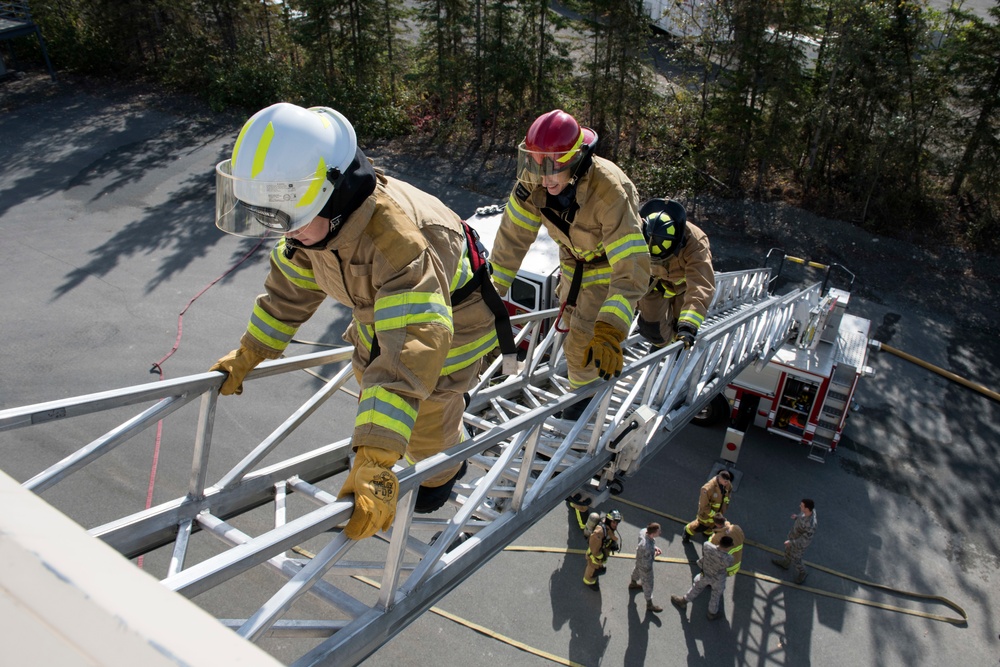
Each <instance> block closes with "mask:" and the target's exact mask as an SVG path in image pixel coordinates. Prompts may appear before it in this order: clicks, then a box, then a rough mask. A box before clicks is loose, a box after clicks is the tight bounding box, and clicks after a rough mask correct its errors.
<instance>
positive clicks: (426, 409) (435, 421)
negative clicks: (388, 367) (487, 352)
mask: <svg viewBox="0 0 1000 667" xmlns="http://www.w3.org/2000/svg"><path fill="white" fill-rule="evenodd" d="M359 349H361V348H359V347H357V346H356V347H355V348H354V358H353V360H352V363H353V366H354V377H355V379H356V380H357V381H358V383H359V384H360V382H361V374H362V372H363V371H364V367H365V365H367V363H368V360H367V352H365V357H366V358H364V359H362V358H361V357H360V356H359V354H358V350H359ZM481 365H482V360H479V361H477V362H475V363H473V364H470V365H468V366H466V367H465V368H461V369H459V370H457V371H455V372H454V373H451V374H450V375H444V376H442V377H441V378H440V379H439V380H438V384H437V387H435V389H434V391H433V392H431V395H430V396H428V397H427V399H426V400H423V401H421V402H420V409H419V410H418V412H417V420H416V422H414V424H413V431H412V432H411V433H410V441H409V443H408V444H407V446H406V453H405V454H404V459H405V460H406V462H407V463H409V464H410V465H413V464H414V463H417V462H418V461H423V460H424V459H426V458H430V457H431V456H434V455H435V454H437V453H438V452H443V451H444V450H446V449H448V448H449V447H454V446H455V445H457V444H458V443H459V442H461V441H462V439H463V438H462V415H463V414H464V413H465V397H464V396H463V394H464V393H465V392H466V391H468V390H469V389H471V388H472V387H473V386H475V384H476V382H478V381H479V370H480V367H481ZM461 467H462V464H461V463H457V464H455V465H454V466H452V467H450V468H448V469H446V470H444V471H442V472H439V473H438V474H436V475H434V476H432V477H428V478H427V479H426V480H424V482H423V484H421V486H426V487H428V488H434V487H437V486H442V485H443V484H444V483H445V482H447V481H448V480H450V479H451V478H452V477H454V476H455V473H457V472H458V470H459V468H461Z"/></svg>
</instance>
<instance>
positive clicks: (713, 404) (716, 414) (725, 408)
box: [691, 394, 730, 426]
mask: <svg viewBox="0 0 1000 667" xmlns="http://www.w3.org/2000/svg"><path fill="white" fill-rule="evenodd" d="M729 411H730V406H729V400H728V399H727V398H726V397H725V396H723V395H722V394H716V396H715V398H713V399H712V400H711V401H709V403H708V405H706V406H705V407H704V408H702V409H701V412H699V413H698V414H696V415H695V416H694V418H693V419H691V423H692V424H695V425H696V426H715V425H717V424H721V423H723V422H724V421H725V420H726V419H728V418H729Z"/></svg>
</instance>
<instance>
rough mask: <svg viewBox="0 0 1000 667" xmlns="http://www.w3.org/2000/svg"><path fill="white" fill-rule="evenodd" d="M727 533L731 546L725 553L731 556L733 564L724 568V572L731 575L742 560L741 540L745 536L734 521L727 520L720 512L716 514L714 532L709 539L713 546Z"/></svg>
mask: <svg viewBox="0 0 1000 667" xmlns="http://www.w3.org/2000/svg"><path fill="white" fill-rule="evenodd" d="M727 535H728V536H729V537H730V538H732V540H733V546H731V547H730V548H729V549H728V551H727V553H729V555H730V556H732V557H733V564H732V565H730V566H729V568H728V569H727V570H726V574H728V575H729V576H730V577H733V576H736V573H737V572H739V571H740V563H742V562H743V542H744V540H745V539H746V538H745V537H744V536H743V529H742V528H740V527H739V526H737V525H736V524H735V523H730V522H729V520H728V519H726V517H724V516H722V515H721V514H716V515H715V532H714V533H713V534H712V537H711V539H710V540H709V541H710V542H711V543H712V544H714V545H715V546H720V544H721V542H722V538H723V537H725V536H727Z"/></svg>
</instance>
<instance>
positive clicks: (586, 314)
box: [490, 109, 649, 419]
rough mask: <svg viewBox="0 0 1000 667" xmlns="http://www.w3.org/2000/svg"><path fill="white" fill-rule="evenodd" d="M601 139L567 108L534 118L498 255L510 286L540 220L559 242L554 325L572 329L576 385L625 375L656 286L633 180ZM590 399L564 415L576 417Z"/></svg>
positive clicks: (500, 279)
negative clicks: (598, 150) (629, 342)
mask: <svg viewBox="0 0 1000 667" xmlns="http://www.w3.org/2000/svg"><path fill="white" fill-rule="evenodd" d="M596 145H597V134H596V133H595V132H594V131H593V130H591V129H590V128H587V127H580V125H579V124H578V123H577V121H576V119H574V118H573V116H571V115H570V114H568V113H566V112H565V111H562V110H561V109H556V110H554V111H550V112H548V113H546V114H542V115H541V116H539V117H538V118H537V119H536V120H535V122H534V123H532V125H531V127H530V128H529V129H528V132H527V134H526V135H525V138H524V141H523V142H522V143H521V145H520V146H519V148H518V157H517V183H516V184H515V186H514V189H513V191H512V192H511V194H510V197H509V198H508V200H507V206H506V208H505V210H504V214H503V218H502V219H501V222H500V229H499V231H498V232H497V236H496V240H495V242H494V246H493V254H492V255H491V257H490V263H491V264H492V266H493V282H494V283H495V284H496V286H497V291H499V292H500V293H501V294H504V293H506V292H507V290H508V289H509V288H510V286H511V284H512V283H513V281H514V277H515V276H516V275H517V270H518V268H520V266H521V261H522V260H523V259H524V256H525V254H526V253H527V252H528V249H529V248H530V246H531V244H532V242H533V241H534V240H535V238H536V236H537V235H538V230H539V228H540V227H541V226H542V225H545V227H546V229H547V230H548V232H549V234H550V235H551V236H552V238H553V239H555V241H556V242H557V243H558V244H559V257H560V263H561V265H562V277H561V280H560V287H559V299H560V301H561V302H562V312H561V313H560V318H559V321H557V325H556V326H557V327H559V328H563V327H565V328H566V329H568V331H567V333H566V340H565V343H564V346H563V349H564V351H565V354H566V365H567V371H568V375H569V381H570V388H571V389H580V388H582V387H586V386H587V385H589V384H591V383H592V382H595V381H596V380H597V379H598V378H599V377H600V378H603V379H610V378H611V377H612V376H615V377H617V376H618V375H620V374H621V371H622V364H623V357H622V350H621V342H622V341H623V340H624V339H625V336H626V335H627V334H628V331H629V328H630V327H631V326H632V320H633V318H634V316H635V303H636V301H638V300H639V298H640V297H642V295H643V294H645V293H646V290H647V288H648V286H649V251H648V250H647V248H646V242H645V240H644V239H643V236H642V228H641V227H640V225H639V214H638V208H639V203H638V196H637V194H636V190H635V186H634V185H633V184H632V181H630V180H629V178H628V177H627V176H626V175H625V173H624V172H622V170H621V169H619V168H618V167H617V166H616V165H615V164H614V163H612V162H610V161H608V160H605V159H603V158H600V157H596V156H595V155H594V149H595V147H596ZM586 403H587V401H580V402H577V403H576V404H574V405H572V406H570V407H569V408H567V409H566V410H564V411H563V414H562V417H563V418H564V419H577V418H578V417H579V416H580V413H581V412H582V411H583V409H584V407H585V406H586Z"/></svg>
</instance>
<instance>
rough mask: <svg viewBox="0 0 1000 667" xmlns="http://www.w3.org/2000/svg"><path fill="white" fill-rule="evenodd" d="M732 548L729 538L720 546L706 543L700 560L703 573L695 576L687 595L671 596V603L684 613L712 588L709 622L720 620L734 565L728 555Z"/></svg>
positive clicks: (720, 543)
mask: <svg viewBox="0 0 1000 667" xmlns="http://www.w3.org/2000/svg"><path fill="white" fill-rule="evenodd" d="M732 546H733V538H731V537H729V536H725V537H723V538H722V539H721V540H719V546H715V545H714V544H712V543H711V542H705V545H704V546H703V547H702V553H701V558H699V559H698V567H700V568H701V572H700V573H699V574H698V575H696V576H695V578H694V582H692V584H691V588H690V589H689V590H688V592H687V593H685V594H684V595H683V596H680V595H671V596H670V602H671V603H672V604H673V605H674V606H675V607H677V608H678V609H680V610H681V611H683V610H684V609H686V608H687V604H688V602H692V601H693V600H694V599H695V598H696V597H698V596H699V595H701V593H702V591H704V590H705V588H706V587H707V586H711V587H712V597H711V599H710V600H709V601H708V620H710V621H714V620H715V619H717V618H719V603H720V602H721V601H722V594H723V593H724V592H725V591H726V578H727V572H728V570H729V568H730V567H731V566H732V564H733V557H732V556H731V555H730V554H729V553H728V550H729V549H731V548H732Z"/></svg>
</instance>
